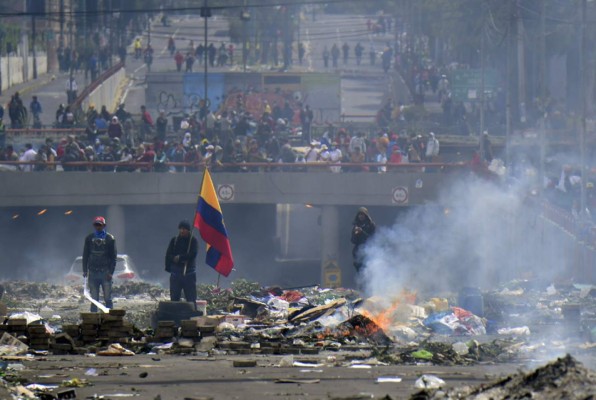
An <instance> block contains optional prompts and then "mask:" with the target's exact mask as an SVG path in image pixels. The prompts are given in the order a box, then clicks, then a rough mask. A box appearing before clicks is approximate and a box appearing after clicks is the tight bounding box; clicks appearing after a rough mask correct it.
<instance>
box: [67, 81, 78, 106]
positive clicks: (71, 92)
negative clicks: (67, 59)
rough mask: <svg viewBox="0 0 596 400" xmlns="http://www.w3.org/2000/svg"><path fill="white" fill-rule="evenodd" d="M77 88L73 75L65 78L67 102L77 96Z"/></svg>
mask: <svg viewBox="0 0 596 400" xmlns="http://www.w3.org/2000/svg"><path fill="white" fill-rule="evenodd" d="M78 90H79V88H78V86H77V81H76V80H75V78H74V76H71V77H69V78H68V79H67V80H66V102H67V104H71V103H72V102H73V101H75V99H76V98H77V91H78Z"/></svg>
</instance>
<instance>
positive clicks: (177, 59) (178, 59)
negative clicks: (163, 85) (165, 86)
mask: <svg viewBox="0 0 596 400" xmlns="http://www.w3.org/2000/svg"><path fill="white" fill-rule="evenodd" d="M174 61H175V62H176V71H178V72H181V71H182V63H184V56H183V55H182V53H181V52H180V50H178V51H176V55H175V56H174Z"/></svg>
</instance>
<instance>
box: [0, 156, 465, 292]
mask: <svg viewBox="0 0 596 400" xmlns="http://www.w3.org/2000/svg"><path fill="white" fill-rule="evenodd" d="M408 168H409V169H400V170H396V171H389V172H387V173H382V174H379V173H373V172H354V173H350V172H342V173H332V172H329V171H308V172H246V173H240V172H238V173H230V172H214V173H212V178H213V181H214V183H215V186H216V190H217V192H218V197H219V199H220V201H221V203H222V205H223V207H224V208H225V204H228V203H229V204H312V205H315V206H317V207H318V208H320V210H321V218H320V225H321V238H320V243H321V249H322V254H321V259H322V266H327V265H330V264H334V263H337V259H338V255H339V243H340V232H339V228H338V227H339V206H342V205H353V206H355V207H359V206H369V207H370V206H389V207H392V206H394V207H406V206H411V205H421V204H424V203H426V202H428V201H431V200H433V199H436V198H437V196H438V193H439V191H440V190H441V188H442V187H444V185H448V184H449V183H450V182H451V181H452V179H456V177H457V176H458V175H459V174H458V173H456V172H452V173H449V172H420V171H416V170H412V169H413V168H418V169H419V168H420V167H412V166H411V165H410V166H408ZM427 169H429V168H427ZM437 169H438V168H437ZM0 179H1V182H2V190H1V191H0V207H35V206H39V207H44V208H45V207H54V206H72V207H75V206H94V205H101V206H107V215H106V216H107V218H108V220H109V221H110V231H112V232H113V233H115V234H116V235H117V236H118V237H120V238H123V239H124V232H125V226H124V223H125V222H124V221H125V220H126V218H124V213H125V206H134V205H172V204H189V205H192V204H195V203H196V201H197V195H198V192H199V188H200V184H201V180H202V172H195V173H190V172H187V173H156V172H147V173H141V172H133V173H129V172H121V173H110V172H55V171H51V172H50V171H48V172H4V173H0ZM321 274H322V275H321V276H322V278H321V281H322V282H324V281H325V279H324V278H323V277H324V274H325V272H324V271H323V269H322V272H321Z"/></svg>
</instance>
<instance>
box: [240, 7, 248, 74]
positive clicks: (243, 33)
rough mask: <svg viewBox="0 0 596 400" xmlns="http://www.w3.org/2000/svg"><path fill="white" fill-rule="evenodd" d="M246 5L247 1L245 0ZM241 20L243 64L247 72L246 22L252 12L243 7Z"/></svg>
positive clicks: (244, 70)
mask: <svg viewBox="0 0 596 400" xmlns="http://www.w3.org/2000/svg"><path fill="white" fill-rule="evenodd" d="M244 4H245V5H246V1H245V2H244ZM240 20H241V21H242V36H243V38H242V64H243V72H246V61H247V59H248V51H247V49H246V36H247V35H246V24H247V23H248V21H249V20H250V13H249V12H248V11H247V10H246V9H243V10H242V12H241V13H240Z"/></svg>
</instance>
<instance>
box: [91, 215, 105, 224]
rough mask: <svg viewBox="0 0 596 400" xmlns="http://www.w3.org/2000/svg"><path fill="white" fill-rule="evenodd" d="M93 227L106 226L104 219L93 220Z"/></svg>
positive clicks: (96, 218)
mask: <svg viewBox="0 0 596 400" xmlns="http://www.w3.org/2000/svg"><path fill="white" fill-rule="evenodd" d="M93 225H103V226H106V219H105V218H104V217H95V218H94V219H93Z"/></svg>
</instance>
